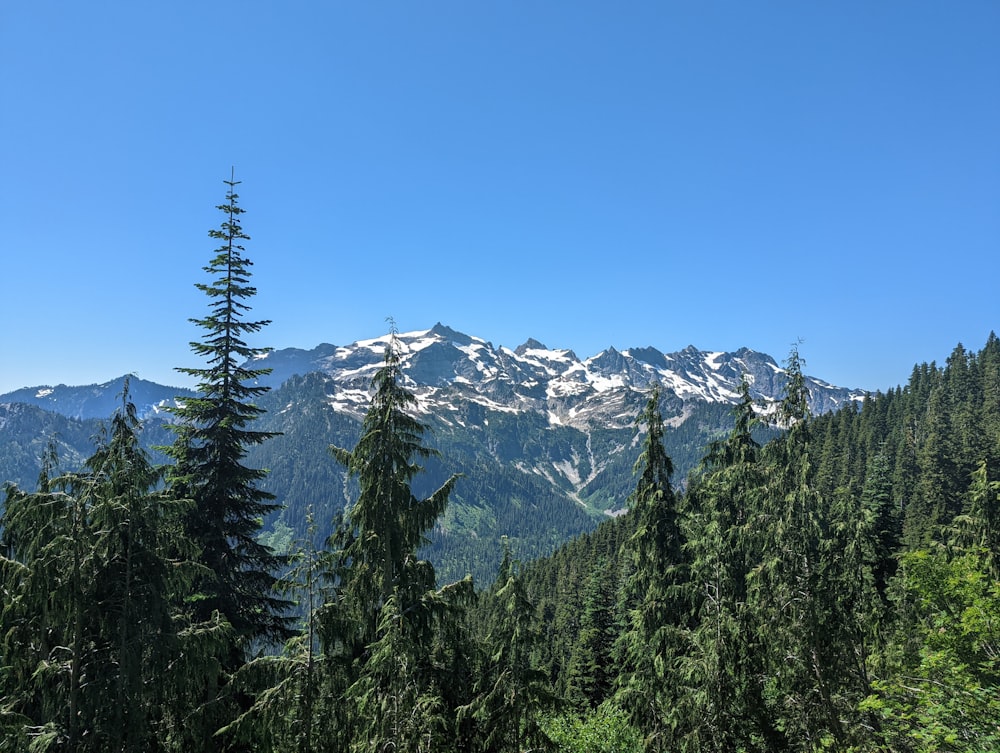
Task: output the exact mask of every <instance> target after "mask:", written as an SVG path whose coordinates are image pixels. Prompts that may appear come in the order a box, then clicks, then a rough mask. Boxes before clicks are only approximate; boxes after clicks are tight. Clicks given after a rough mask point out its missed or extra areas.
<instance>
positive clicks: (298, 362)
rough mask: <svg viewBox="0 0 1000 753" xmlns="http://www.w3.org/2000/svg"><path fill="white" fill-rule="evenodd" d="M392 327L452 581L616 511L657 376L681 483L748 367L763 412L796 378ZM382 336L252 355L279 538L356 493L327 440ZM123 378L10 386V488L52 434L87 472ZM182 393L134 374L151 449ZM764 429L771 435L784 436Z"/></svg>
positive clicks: (766, 367)
mask: <svg viewBox="0 0 1000 753" xmlns="http://www.w3.org/2000/svg"><path fill="white" fill-rule="evenodd" d="M396 338H397V345H398V350H399V353H400V357H401V362H402V363H401V365H402V371H403V375H404V379H405V380H406V381H407V386H408V387H409V389H410V390H411V391H412V392H413V393H414V394H415V395H416V396H417V409H418V410H419V411H421V413H422V415H421V416H420V418H421V420H422V421H423V422H424V423H426V424H427V425H428V426H429V427H430V429H431V432H430V433H429V434H428V436H427V442H428V444H429V446H432V447H434V448H435V449H436V450H438V451H439V452H440V455H439V456H436V457H434V458H430V459H429V460H428V462H427V467H426V473H423V474H418V477H417V478H416V479H415V483H418V484H422V485H425V486H426V487H427V491H429V490H432V489H433V488H436V485H439V484H440V483H442V482H443V481H444V480H445V479H446V478H448V476H449V475H450V474H452V473H460V474H462V478H461V479H460V480H459V482H458V483H457V484H456V486H455V490H454V494H453V495H452V498H451V503H450V504H449V506H448V510H447V512H446V514H445V516H444V518H443V519H442V521H440V523H439V525H438V527H437V529H436V530H435V532H434V534H433V536H432V537H431V538H432V542H433V543H432V544H431V546H430V548H429V550H428V553H429V556H431V557H432V558H433V559H434V560H435V565H436V567H437V568H438V572H439V573H440V574H441V575H442V577H443V578H446V579H454V578H460V577H462V576H463V575H464V574H465V573H466V572H473V573H475V574H476V577H477V578H482V579H485V580H484V582H489V579H490V578H491V577H492V574H491V568H493V567H495V565H496V561H497V558H498V556H499V551H500V549H499V544H498V542H499V540H500V537H501V536H506V537H507V538H508V540H509V541H510V542H511V544H512V545H513V546H515V547H516V548H517V551H518V552H519V556H521V557H522V558H525V559H528V558H531V557H535V556H538V555H541V554H547V553H549V552H550V551H552V549H553V547H555V546H556V545H558V544H559V543H561V542H562V541H565V540H567V539H568V538H571V537H572V536H575V535H578V534H579V533H581V532H583V531H586V530H589V529H590V528H592V527H593V526H594V525H596V523H597V521H598V520H600V519H603V518H604V517H605V516H606V515H615V514H618V513H620V512H621V511H623V510H624V509H625V508H626V507H627V505H628V495H629V494H630V493H631V492H632V491H633V490H634V485H635V480H634V477H633V474H632V468H633V465H634V463H635V460H636V456H637V454H638V452H639V448H640V446H641V436H640V435H641V432H642V431H643V429H642V427H638V426H636V425H635V419H636V416H638V415H639V414H640V413H641V411H642V408H643V406H644V404H645V402H646V399H647V395H648V391H649V389H650V388H651V386H652V385H653V384H659V385H661V397H662V400H661V409H662V411H663V415H664V418H665V420H666V421H667V423H668V427H667V431H666V432H665V436H664V445H665V449H666V450H667V453H668V454H669V455H670V456H671V458H672V460H673V463H674V469H675V475H674V479H675V481H676V482H677V483H678V484H683V483H684V480H685V479H686V477H687V474H688V472H689V471H690V470H691V469H693V468H695V467H696V466H697V464H698V463H699V462H700V460H701V458H702V457H703V456H704V450H705V447H706V445H707V444H708V443H709V442H710V441H712V440H714V439H718V438H719V437H720V436H724V435H725V433H726V432H727V431H728V430H729V429H730V428H731V426H732V413H731V411H730V405H731V404H732V403H734V402H735V401H736V400H737V397H738V389H739V384H740V380H741V379H742V377H743V375H746V377H747V380H748V382H749V383H750V384H751V392H752V393H753V395H754V396H755V398H756V399H758V400H759V401H760V402H761V405H762V406H764V407H762V408H761V409H762V410H767V407H766V405H767V403H768V401H773V400H775V399H777V398H780V397H781V396H782V394H783V392H784V385H785V379H786V375H785V372H784V371H783V369H782V368H781V367H780V366H779V365H778V364H777V363H775V361H774V359H773V358H771V357H770V356H768V355H765V354H763V353H757V352H755V351H752V350H749V349H745V348H744V349H741V350H738V351H736V352H735V353H720V352H711V351H702V350H698V349H697V348H694V347H688V348H685V349H684V350H682V351H680V352H677V353H662V352H660V351H659V350H657V349H655V348H652V347H644V348H630V349H627V350H620V351H619V350H616V349H614V348H609V349H607V350H605V351H603V352H601V353H598V354H597V355H595V356H592V357H590V358H585V359H582V360H581V359H580V358H579V357H578V356H577V355H576V354H575V353H574V352H573V351H571V350H553V349H550V348H547V347H545V346H544V345H542V344H541V343H540V342H538V341H536V340H528V341H527V342H525V343H523V344H521V345H519V346H518V347H516V348H513V349H511V348H508V347H495V346H494V345H492V344H491V343H489V342H486V341H485V340H483V339H481V338H478V337H472V336H469V335H465V334H462V333H460V332H456V331H455V330H452V329H450V328H448V327H446V326H443V325H441V324H438V325H435V326H434V327H433V328H431V329H430V330H426V331H420V332H407V333H403V334H398V335H396ZM389 340H390V335H383V336H382V337H377V338H374V339H370V340H360V341H358V342H355V343H353V344H351V345H344V346H337V345H319V346H317V347H316V348H313V349H312V350H302V349H295V348H287V349H282V350H275V351H271V352H269V353H267V354H264V355H262V356H261V357H259V358H257V359H256V360H255V361H254V362H253V364H252V366H253V367H254V368H264V369H268V368H269V369H272V371H271V373H270V374H268V375H266V376H264V377H262V378H261V381H262V383H264V384H266V385H268V386H271V387H273V388H274V389H272V390H271V391H270V392H267V393H265V394H264V395H262V396H261V399H260V407H261V408H262V409H263V410H264V413H263V414H262V415H261V417H260V420H259V425H258V426H257V427H256V428H259V429H261V430H263V431H273V432H276V433H277V435H276V436H275V437H273V438H272V439H270V440H268V441H267V442H265V443H263V444H262V445H259V446H255V447H253V448H250V451H249V452H248V455H247V462H248V464H249V465H250V466H251V467H254V468H267V469H268V471H269V472H268V475H267V477H266V478H265V479H264V481H263V482H262V483H263V486H264V487H265V488H266V490H267V491H270V492H272V493H274V494H275V495H276V501H277V502H278V503H279V504H280V505H282V506H283V507H284V509H283V511H282V512H281V513H280V515H278V516H277V517H276V518H274V519H269V520H268V521H267V523H266V525H267V527H268V530H269V533H268V535H269V536H272V535H273V537H275V538H273V540H272V543H274V544H275V545H278V546H283V544H281V542H282V541H286V540H287V539H288V538H289V537H294V536H302V535H304V534H305V525H306V524H305V511H306V510H308V509H310V508H313V509H314V510H315V512H316V514H317V516H318V517H317V520H319V521H330V520H332V518H333V515H334V514H336V513H337V512H339V511H341V510H343V509H345V507H346V506H347V505H349V504H350V503H351V501H352V499H353V497H352V494H353V491H352V487H351V485H350V483H349V480H348V479H346V478H345V476H344V469H343V468H342V467H341V466H339V465H338V464H337V463H336V462H335V461H334V460H333V458H332V457H331V455H330V453H329V451H328V448H329V446H330V445H336V446H338V447H347V448H350V447H353V446H354V444H355V443H356V442H357V439H358V436H359V432H360V427H361V419H362V417H363V415H364V414H365V412H366V411H367V409H368V405H369V401H370V398H371V392H370V388H371V378H372V375H373V374H374V373H375V371H376V370H377V369H378V368H379V367H380V366H381V365H382V363H383V361H384V356H385V349H386V345H387V344H388V343H389ZM296 375H298V376H296ZM122 381H123V380H122V379H116V380H114V381H112V382H108V383H106V384H101V385H88V386H84V387H68V386H65V385H60V386H58V387H34V388H30V389H24V390H18V391H17V392H14V393H9V394H7V395H0V450H2V451H0V482H3V481H6V480H10V481H14V482H16V483H18V484H19V485H22V486H30V484H32V483H33V481H34V479H36V478H37V475H38V463H39V460H40V458H41V457H42V454H43V452H44V449H45V446H46V444H47V443H48V442H49V441H50V440H52V439H55V440H56V441H57V443H58V454H59V457H60V458H61V459H62V462H63V463H64V464H65V465H64V467H65V468H67V469H69V468H73V467H76V466H78V465H79V463H80V462H82V460H83V459H84V458H86V457H88V456H89V455H90V454H91V453H92V452H93V450H94V444H93V441H92V439H91V438H92V437H93V436H94V435H95V434H97V433H99V430H100V426H101V424H102V422H103V421H104V420H106V419H107V418H108V417H110V416H111V415H112V414H113V412H114V411H115V410H116V409H117V408H118V407H119V406H120V404H121V397H120V395H121V392H122ZM807 385H808V388H809V391H810V395H811V401H812V407H813V410H814V411H815V412H824V411H827V410H831V409H834V408H837V407H838V406H841V405H844V404H845V403H847V402H849V401H852V400H857V399H860V398H861V397H862V393H861V392H860V391H857V390H848V389H844V388H840V387H834V386H832V385H829V384H827V383H825V382H822V381H820V380H818V379H814V378H807ZM189 394H191V393H190V392H188V391H186V390H183V389H179V388H175V387H163V386H161V385H157V384H154V383H151V382H145V381H143V380H139V379H134V378H133V379H132V380H131V388H130V395H131V398H132V400H133V402H135V404H136V407H137V409H138V411H139V413H140V415H142V416H144V417H145V418H146V420H145V421H144V430H143V440H144V442H146V443H147V444H148V446H149V447H150V448H155V447H157V446H162V445H167V444H169V443H170V442H172V441H173V438H174V435H173V432H172V431H171V429H170V428H169V426H168V425H167V423H166V422H169V421H170V420H172V416H171V414H169V413H167V412H165V411H163V408H164V407H165V406H168V405H170V404H173V403H174V402H175V398H177V397H180V398H181V399H183V397H185V396H187V395H189ZM760 431H761V432H762V436H761V439H762V440H763V439H766V438H767V437H768V436H773V434H774V433H775V430H772V429H767V428H764V427H762V428H761V429H760ZM159 459H160V460H165V458H162V457H161V458H159ZM418 493H423V492H419V491H418ZM321 533H322V534H323V535H325V534H326V533H329V531H322V532H321Z"/></svg>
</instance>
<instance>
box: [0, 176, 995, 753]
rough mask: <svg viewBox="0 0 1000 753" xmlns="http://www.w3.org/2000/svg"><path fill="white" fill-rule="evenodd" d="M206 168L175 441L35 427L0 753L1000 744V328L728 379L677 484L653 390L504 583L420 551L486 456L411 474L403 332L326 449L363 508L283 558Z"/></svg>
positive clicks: (322, 523)
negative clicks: (893, 353) (834, 379)
mask: <svg viewBox="0 0 1000 753" xmlns="http://www.w3.org/2000/svg"><path fill="white" fill-rule="evenodd" d="M226 185H227V192H226V197H225V201H224V202H223V203H222V204H221V205H220V206H219V210H220V212H221V214H222V218H223V219H222V222H221V224H220V226H219V228H218V229H213V230H211V231H210V233H209V235H210V237H211V238H212V239H213V240H214V241H215V242H216V243H218V247H217V249H216V250H215V251H214V253H213V255H212V257H211V258H210V260H209V261H208V263H207V265H206V266H205V268H204V273H205V275H206V278H205V280H206V281H205V282H201V283H198V284H197V288H198V289H199V290H200V291H201V292H202V293H204V295H205V297H206V299H207V308H206V311H205V312H204V313H203V314H202V315H201V316H200V317H198V318H195V319H192V321H193V322H194V323H195V324H196V325H197V326H198V328H199V331H200V332H201V334H202V337H201V339H200V340H198V341H197V342H194V343H192V344H191V349H192V354H193V356H194V357H195V358H196V359H198V365H197V366H194V367H191V368H183V369H179V370H180V371H182V372H183V373H185V374H188V375H190V376H191V377H193V378H194V379H195V380H196V381H197V383H198V387H197V390H196V395H195V396H194V397H189V398H185V399H184V400H183V401H182V402H180V403H179V404H178V407H177V408H175V409H174V416H173V420H172V423H171V424H170V431H169V432H168V433H166V434H165V438H164V439H163V445H162V446H160V447H159V449H158V450H157V451H156V453H155V455H154V454H152V453H151V452H150V451H149V450H148V449H147V447H148V444H147V443H144V442H143V423H142V421H140V419H139V418H138V416H137V414H136V410H135V407H134V405H133V404H132V402H131V400H130V396H129V385H128V383H127V382H126V384H125V386H124V389H123V391H122V394H121V396H120V403H119V405H118V408H117V409H116V410H115V412H114V415H113V416H111V417H110V418H109V421H108V422H107V424H106V428H105V429H104V431H103V433H102V434H101V436H99V437H98V440H97V442H96V447H95V449H94V451H93V454H92V455H91V456H90V457H88V458H86V459H85V460H84V461H83V462H82V463H80V464H79V465H78V467H74V468H73V469H71V470H66V469H64V468H63V467H62V461H61V459H60V458H59V457H58V456H57V453H56V451H55V447H56V445H55V443H54V442H53V443H52V444H51V446H50V448H49V450H48V451H46V453H45V455H44V457H43V458H42V463H41V468H42V470H41V472H40V474H39V477H38V479H37V483H36V484H35V485H34V487H33V488H30V489H29V488H24V487H22V486H21V485H18V484H13V483H8V484H7V485H6V489H5V492H4V495H5V496H4V506H3V510H2V514H0V591H2V601H0V753H91V752H93V753H118V752H120V753H134V752H137V751H144V752H145V751H148V752H151V753H159V752H163V753H167V752H175V751H176V752H177V753H181V752H183V753H208V752H209V751H226V752H229V751H232V752H237V753H244V752H250V751H261V752H267V753H272V752H273V753H326V752H331V753H334V752H335V753H340V752H344V753H347V752H348V751H350V752H351V753H390V752H392V753H404V752H407V753H418V752H419V753H423V752H431V751H434V752H438V753H449V752H454V753H459V752H462V753H524V752H526V751H567V752H571V753H598V752H602V753H603V752H606V753H633V752H635V753H638V752H639V751H644V752H645V751H648V752H650V753H653V752H655V753H664V752H667V751H678V752H681V751H685V752H688V751H689V752H691V753H710V752H711V753H724V752H725V753H729V752H747V753H749V752H757V751H759V752H761V753H765V752H767V753H770V752H772V751H773V752H778V751H854V752H857V753H861V752H862V751H898V752H900V753H902V752H916V751H928V752H930V751H989V750H998V749H1000V339H998V338H997V337H996V336H995V335H992V334H991V335H990V336H989V338H988V340H987V342H986V343H985V345H984V347H983V348H982V349H981V350H979V351H969V350H966V349H965V348H964V347H963V346H961V345H959V346H957V347H956V348H955V349H954V351H953V352H952V354H951V355H950V356H949V357H948V359H947V361H946V362H945V363H944V364H943V365H938V364H936V363H929V364H927V363H925V364H922V365H919V366H916V367H914V369H913V371H912V373H911V375H910V377H909V381H908V383H907V384H906V385H905V386H901V387H897V388H895V389H890V390H888V391H887V392H885V393H881V392H879V393H875V394H872V395H869V396H868V397H867V398H866V399H865V401H864V402H863V404H860V405H853V404H852V405H850V406H848V407H845V408H843V409H841V410H839V411H837V412H833V413H827V414H823V415H811V413H810V411H809V408H808V402H807V401H808V389H807V386H806V382H805V379H804V377H803V371H802V368H803V365H804V361H803V359H802V357H801V356H800V353H799V351H798V347H797V346H794V347H793V348H792V349H791V351H790V353H789V356H788V359H787V361H786V363H785V368H786V373H787V376H788V380H787V386H786V391H785V395H784V398H783V399H782V400H781V401H780V402H779V403H777V404H772V405H766V406H765V405H755V404H754V402H753V400H752V399H751V396H750V390H749V386H748V384H747V383H746V381H744V384H743V389H742V400H741V401H740V402H739V403H738V404H737V405H736V406H735V408H734V409H733V421H732V426H733V428H732V430H731V431H730V432H729V433H728V434H727V435H725V436H720V437H719V438H718V439H717V440H715V441H714V442H712V443H711V444H710V445H709V446H707V447H705V448H703V451H702V453H701V460H700V463H698V464H697V467H696V469H695V470H694V471H692V472H691V473H690V474H687V475H686V477H685V478H682V479H681V478H676V477H675V473H674V462H673V460H672V459H671V457H670V456H669V455H668V454H667V452H666V451H665V449H664V444H663V435H664V420H663V414H662V412H661V405H660V394H659V391H658V390H657V389H655V388H654V389H653V390H652V391H651V392H650V394H649V398H648V402H647V403H646V405H645V407H644V408H643V410H642V411H641V412H640V413H639V414H638V415H636V417H635V422H636V426H637V427H638V428H639V429H640V430H641V436H642V438H643V439H642V447H641V452H640V454H639V457H638V460H637V462H636V463H635V468H634V474H633V481H634V486H633V487H632V488H631V489H630V496H629V504H628V508H629V511H628V513H627V514H625V515H622V516H620V517H615V518H611V519H608V520H607V521H606V522H604V523H602V524H601V525H600V526H599V527H597V528H596V530H593V531H591V532H587V533H583V534H581V535H579V536H577V537H576V538H575V539H573V540H572V541H571V542H570V543H568V544H566V545H564V546H562V547H561V548H559V549H558V550H557V551H556V552H555V553H554V554H553V555H551V556H548V557H545V558H542V559H535V560H531V561H521V560H520V559H519V557H518V553H517V551H516V550H515V548H514V547H512V546H511V545H510V544H509V542H508V540H507V539H505V538H501V539H500V540H498V541H496V542H487V543H489V544H490V545H491V546H492V547H493V548H494V552H495V556H496V557H497V558H498V560H499V562H500V565H499V568H498V569H497V572H496V577H495V579H494V580H493V582H492V583H478V582H473V579H472V577H471V576H468V577H465V578H462V579H457V580H452V579H450V578H449V579H444V578H442V577H440V576H439V574H438V573H436V572H435V568H434V565H433V564H432V563H431V562H430V561H429V560H428V559H426V558H425V556H424V555H423V554H422V552H426V545H427V543H428V541H429V537H430V535H431V533H432V531H433V530H434V528H435V525H436V524H437V523H438V521H439V520H440V519H441V518H442V516H443V515H445V513H446V509H447V505H448V502H449V496H450V495H451V493H452V491H453V489H454V487H455V485H456V483H457V482H458V480H459V478H460V477H463V475H464V476H465V477H466V478H468V477H469V476H470V475H472V474H474V473H475V470H476V469H475V465H473V466H472V467H469V468H452V469H446V471H447V472H446V473H445V474H443V475H442V474H435V478H437V476H439V475H440V476H441V483H440V484H438V483H436V482H435V483H434V484H432V485H430V486H428V485H427V484H426V483H420V480H421V478H423V477H424V475H425V474H426V469H427V468H428V467H430V466H433V465H434V464H435V463H437V464H439V463H440V457H439V453H438V452H437V451H436V450H435V448H434V447H433V446H432V445H431V444H430V442H429V440H428V435H427V433H426V429H427V427H426V426H425V425H424V424H423V423H421V421H420V420H418V418H417V417H416V416H417V415H418V414H417V413H416V412H415V411H414V410H413V408H414V396H413V395H412V394H411V393H410V392H409V391H408V390H407V389H406V387H405V384H404V382H403V380H402V378H401V372H400V360H399V352H398V350H397V348H396V346H395V341H394V340H392V339H390V341H389V345H388V346H387V347H386V350H385V354H384V361H383V363H382V367H381V368H380V369H379V370H378V372H377V373H376V375H375V377H374V378H373V380H372V383H371V389H370V395H371V402H370V406H369V409H368V411H367V414H366V416H365V419H364V422H363V424H362V425H361V426H360V431H359V432H358V433H357V437H358V438H357V441H356V443H355V444H353V445H352V446H350V447H338V446H331V447H328V448H327V447H324V448H321V449H322V451H323V452H324V453H328V454H329V455H330V456H332V458H333V459H334V460H335V461H336V462H337V463H339V464H340V465H341V467H342V468H343V471H344V474H345V479H346V480H345V482H344V488H348V489H350V490H351V494H352V496H353V501H352V503H351V504H349V505H348V507H347V508H346V509H345V510H344V511H343V513H340V514H338V515H337V517H336V518H335V519H334V520H318V519H316V516H315V514H314V513H313V512H312V511H310V512H308V513H307V514H306V520H305V521H304V524H303V526H302V530H303V531H304V532H305V533H304V535H302V536H301V537H298V539H297V540H296V541H294V542H293V543H292V545H291V546H289V547H287V548H286V547H282V548H281V550H280V551H277V550H276V549H274V548H273V547H272V546H271V545H270V543H269V542H270V541H271V540H270V539H268V537H266V536H263V535H262V534H263V521H264V520H265V519H266V518H267V517H268V516H273V515H274V514H275V513H276V512H278V508H279V505H278V504H277V503H276V501H275V500H276V497H275V495H274V494H273V493H272V492H271V491H268V490H267V488H268V487H267V484H266V483H265V479H266V476H267V472H266V470H263V469H260V468H255V467H253V465H252V464H251V463H249V462H248V454H249V453H251V452H252V451H253V450H255V448H259V447H263V446H267V444H268V443H279V444H280V437H279V436H278V435H277V434H276V433H275V432H273V431H264V430H261V429H260V428H259V424H257V423H256V421H257V419H258V418H259V417H260V416H261V414H262V413H263V411H264V410H265V409H264V408H262V407H261V404H262V402H263V401H264V396H265V393H266V392H267V388H266V387H262V386H260V385H259V382H258V377H259V376H260V375H261V373H262V372H261V371H259V370H254V369H253V368H252V366H251V365H252V364H253V362H254V358H255V356H257V355H260V354H261V353H263V352H265V351H264V350H261V349H260V348H256V347H254V346H251V345H249V344H248V342H249V341H250V340H251V339H252V337H253V336H255V335H256V334H257V333H258V332H260V331H261V330H263V329H264V328H265V327H266V326H267V324H268V323H269V322H268V321H266V320H255V319H252V318H251V317H250V313H251V311H252V308H251V306H250V301H251V300H252V298H253V296H254V295H255V293H256V290H255V288H254V287H253V284H252V263H251V261H250V260H249V258H248V257H247V256H246V250H245V248H244V243H245V242H246V241H247V240H248V236H247V235H246V233H245V231H244V229H243V226H242V214H243V210H242V208H241V207H240V206H239V202H238V195H237V193H236V187H237V185H238V183H237V182H236V181H235V180H234V179H230V180H229V181H226ZM248 364H251V365H248ZM762 437H763V438H765V439H762ZM163 459H165V460H166V462H162V463H161V462H160V460H163ZM472 488H475V487H474V486H473V487H472ZM312 491H313V493H314V494H315V496H316V497H317V498H319V497H322V496H323V495H324V494H326V493H327V491H326V490H322V489H315V490H312ZM329 493H330V494H333V493H334V490H329ZM335 493H337V494H342V493H343V489H338V490H335ZM445 580H446V581H447V582H442V581H445Z"/></svg>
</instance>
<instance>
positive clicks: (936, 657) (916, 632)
mask: <svg viewBox="0 0 1000 753" xmlns="http://www.w3.org/2000/svg"><path fill="white" fill-rule="evenodd" d="M896 588H897V592H896V594H895V599H896V601H897V602H898V607H899V610H900V619H899V621H898V623H897V629H896V632H895V635H894V636H893V639H892V641H891V643H890V645H889V646H888V648H887V650H886V652H885V654H884V657H883V659H882V660H881V662H880V664H881V666H878V671H879V672H880V674H881V675H882V677H881V678H880V679H878V680H876V681H875V682H874V683H873V688H874V692H873V693H872V695H870V696H869V697H868V698H867V699H866V700H865V701H864V703H863V704H862V708H863V709H865V710H867V711H871V712H874V713H875V714H876V715H877V717H878V718H879V720H880V729H881V736H882V737H883V738H884V740H885V742H886V744H887V745H889V746H891V747H893V748H896V749H912V750H915V751H921V752H924V751H927V752H930V751H944V750H953V751H965V750H996V749H997V748H998V746H1000V581H997V580H996V579H995V578H993V577H992V576H991V575H990V574H989V568H988V558H987V553H986V552H985V551H983V550H971V551H968V552H958V553H954V554H950V553H949V552H948V551H946V550H945V549H943V548H941V547H935V548H934V549H932V550H916V551H912V552H909V553H907V554H905V555H904V556H903V558H902V562H901V566H900V576H899V579H898V583H897V584H896Z"/></svg>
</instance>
